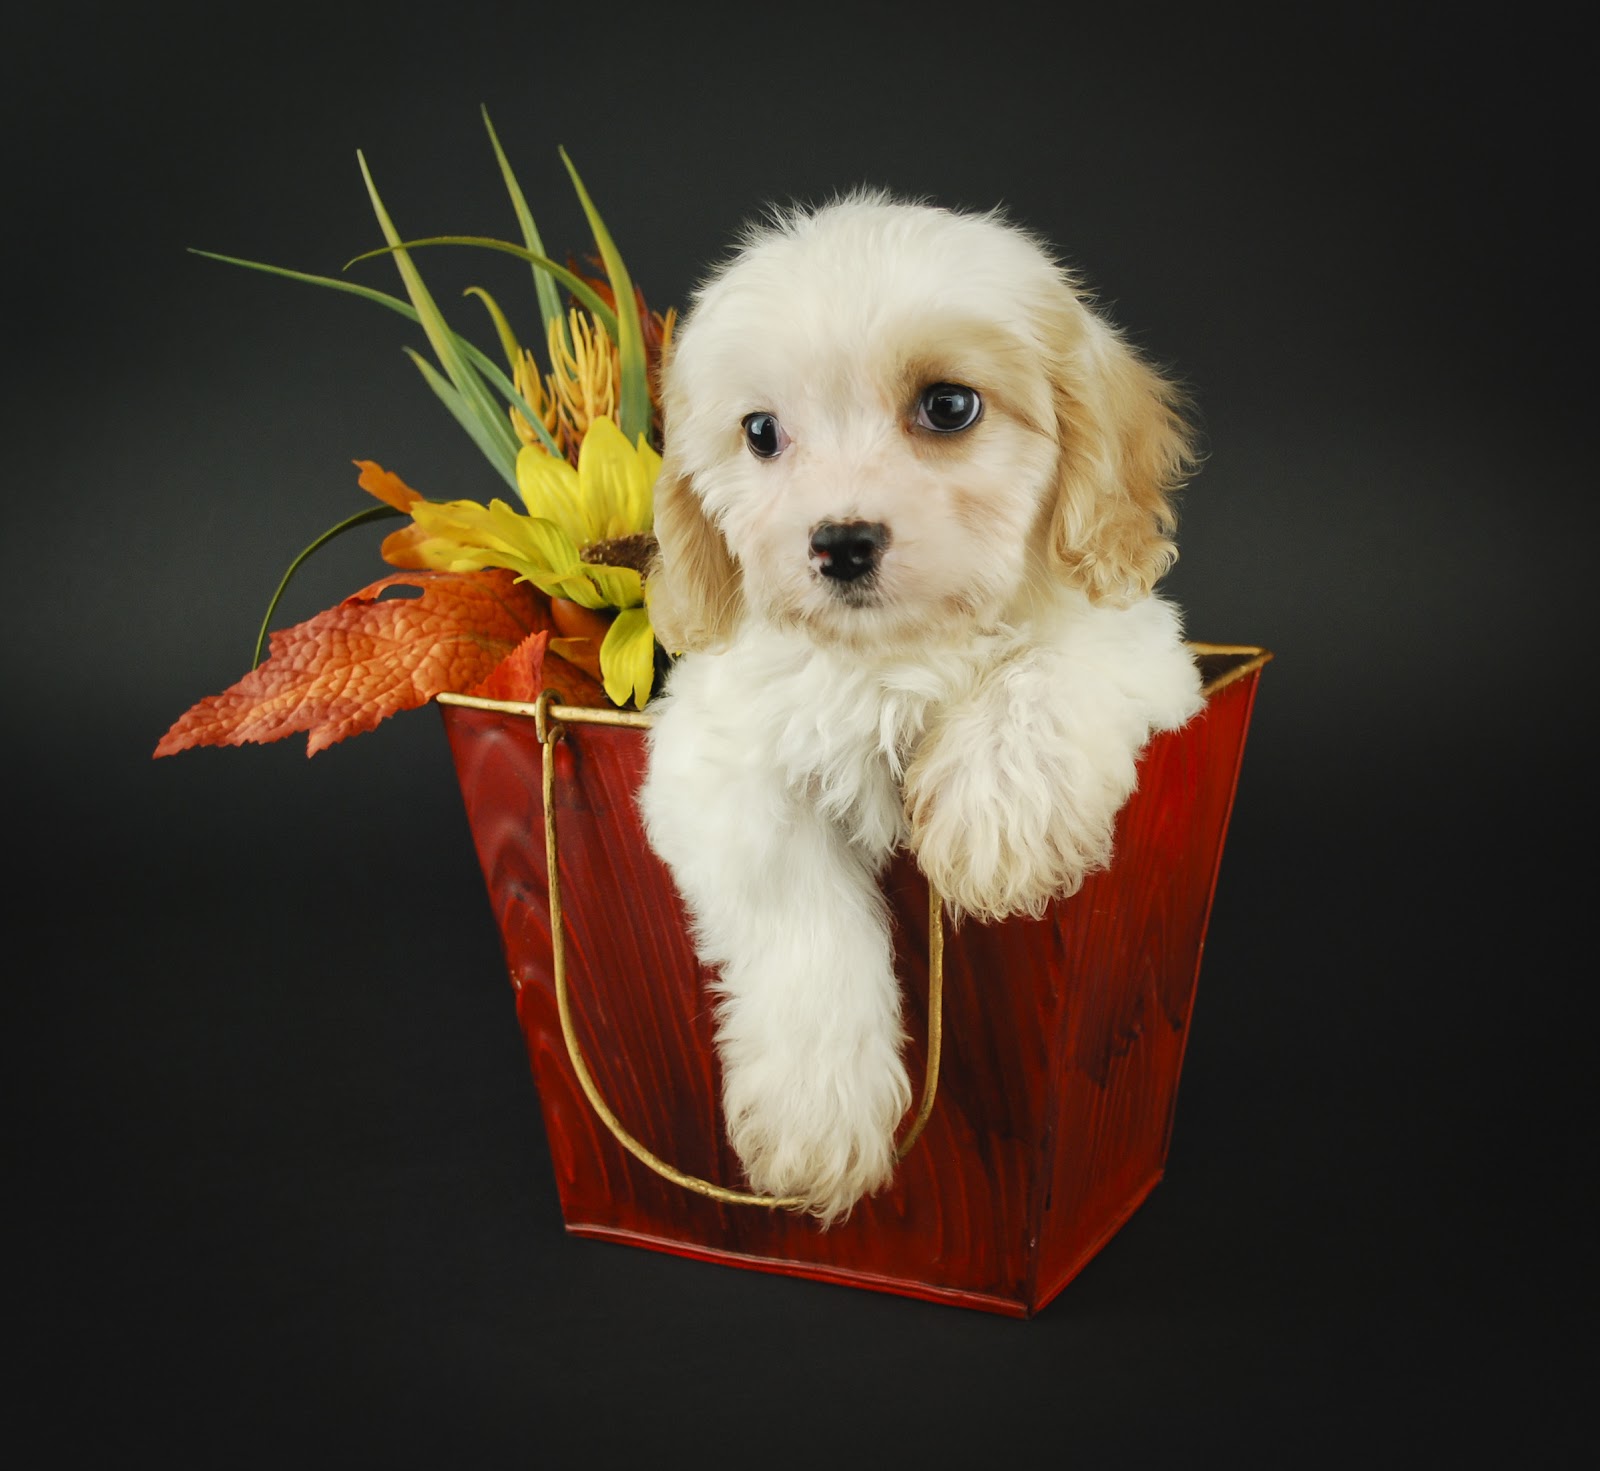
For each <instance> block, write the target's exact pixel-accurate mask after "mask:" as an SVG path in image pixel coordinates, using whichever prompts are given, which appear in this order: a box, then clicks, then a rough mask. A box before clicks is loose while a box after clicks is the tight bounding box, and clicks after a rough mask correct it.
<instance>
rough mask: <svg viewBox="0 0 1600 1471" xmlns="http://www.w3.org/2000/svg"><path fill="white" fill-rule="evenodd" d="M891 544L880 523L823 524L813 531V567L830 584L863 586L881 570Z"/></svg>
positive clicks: (886, 529)
mask: <svg viewBox="0 0 1600 1471" xmlns="http://www.w3.org/2000/svg"><path fill="white" fill-rule="evenodd" d="M888 545H889V528H888V527H887V526H885V525H884V524H883V523H882V522H881V521H824V522H822V523H821V524H820V525H818V526H815V527H813V528H812V531H811V565H812V566H813V567H815V568H816V569H817V572H818V573H819V574H820V575H821V576H823V577H826V578H827V579H828V580H829V581H830V582H834V583H838V584H841V585H848V584H856V583H862V582H864V581H865V580H867V579H869V578H870V577H871V576H872V574H873V573H874V572H876V571H877V570H878V564H879V563H880V562H882V560H883V553H884V549H885V548H886V547H887V546H888Z"/></svg>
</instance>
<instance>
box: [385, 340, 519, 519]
mask: <svg viewBox="0 0 1600 1471" xmlns="http://www.w3.org/2000/svg"><path fill="white" fill-rule="evenodd" d="M405 354H406V356H407V357H408V358H410V359H411V361H412V362H414V363H415V364H416V365H417V368H418V370H419V371H420V372H421V374H422V376H423V378H424V379H425V380H426V381H427V384H428V387H429V388H431V389H432V390H433V391H434V393H436V394H437V395H438V397H439V402H440V403H442V404H443V405H444V406H445V407H446V408H447V409H449V410H450V413H451V416H452V417H453V418H454V419H455V421H456V423H458V424H459V425H460V426H461V427H462V428H463V429H465V430H466V431H467V434H468V435H469V436H470V437H471V439H472V442H473V443H474V444H475V445H477V446H478V448H479V449H480V450H482V451H483V456H484V458H485V459H486V460H488V462H489V463H490V464H491V465H493V466H494V467H495V469H496V470H498V471H499V472H500V475H501V478H502V479H504V481H505V482H506V484H507V485H509V486H510V487H511V488H512V489H513V490H515V489H516V488H517V448H520V445H518V446H517V448H508V447H507V446H506V445H505V444H504V443H503V442H502V441H501V439H500V438H499V436H498V435H495V434H492V433H490V432H488V430H487V429H486V428H485V426H484V423H483V421H482V419H481V418H480V417H479V416H478V415H477V414H475V413H474V412H473V410H472V407H471V405H470V404H468V403H467V401H466V396H465V395H464V394H463V393H461V392H460V391H459V390H458V389H456V388H455V387H454V386H453V385H452V384H451V383H450V382H449V381H448V380H447V379H446V378H445V377H444V376H443V375H442V374H441V373H440V372H439V370H438V369H437V368H435V367H434V366H433V364H432V363H430V362H429V361H428V360H427V358H425V357H423V355H422V354H421V353H420V352H417V351H415V350H414V349H412V348H409V347H408V348H406V349H405ZM507 429H508V430H509V429H510V425H509V424H508V425H507ZM511 439H512V442H513V444H517V440H516V435H515V434H512V435H511Z"/></svg>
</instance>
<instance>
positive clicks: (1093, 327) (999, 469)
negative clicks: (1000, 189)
mask: <svg viewBox="0 0 1600 1471" xmlns="http://www.w3.org/2000/svg"><path fill="white" fill-rule="evenodd" d="M663 404H664V414H665V426H666V432H665V437H666V450H665V461H664V465H663V471H662V476H661V479H660V480H659V482H658V483H657V486H656V509H655V525H656V535H657V537H658V538H659V540H660V556H659V559H658V562H657V565H656V566H655V568H654V569H653V570H652V572H651V574H650V577H649V583H648V588H649V596H650V607H651V612H652V616H653V619H654V622H655V627H656V630H657V633H658V634H659V636H660V637H661V640H662V642H663V643H664V644H665V645H666V646H667V647H668V648H669V649H670V650H673V651H674V652H678V653H679V654H680V657H679V659H678V660H677V662H676V663H675V665H674V667H673V669H672V671H671V673H670V675H669V677H668V680H667V684H666V688H665V691H664V693H663V694H662V695H661V696H659V697H658V699H657V701H656V702H654V703H652V705H651V712H652V714H653V715H655V717H656V719H655V724H654V728H653V730H652V732H651V737H650V759H649V770H648V774H647V777H646V780H645V782H644V785H643V787H642V790H641V793H640V806H641V811H642V814H643V817H644V821H645V826H646V831H647V833H648V835H649V838H650V842H651V844H652V845H653V846H654V848H655V849H656V850H657V852H658V853H659V854H660V855H661V857H662V859H663V860H664V861H665V862H666V863H667V865H668V866H669V867H670V869H671V871H672V873H673V876H674V879H675V881H676V883H677V885H678V888H679V890H680V892H681V894H682V896H683V899H684V902H685V905H686V907H687V909H688V911H689V913H690V915H691V918H692V922H693V926H694V939H695V943H696V947H697V950H698V953H699V955H700V957H701V959H702V961H703V962H704V964H705V965H706V966H707V967H708V968H710V969H711V970H712V972H713V975H714V980H713V985H714V988H715V993H716V997H717V1013H716V1015H717V1049H718V1056H719V1060H720V1063H721V1068H722V1075H723V1107H724V1113H725V1116H726V1119H727V1127H728V1131H729V1138H730V1140H731V1142H732V1144H733V1147H734V1149H735V1151H736V1152H737V1154H738V1156H739V1158H740V1160H741V1161H742V1163H743V1165H744V1168H745V1171H746V1174H747V1175H748V1177H749V1180H750V1183H751V1184H752V1185H753V1186H754V1187H755V1188H756V1189H757V1190H760V1191H764V1192H768V1193H771V1194H773V1195H776V1196H781V1197H795V1198H798V1199H799V1200H801V1201H802V1202H803V1203H804V1208H805V1209H807V1210H809V1211H810V1212H812V1213H813V1214H815V1215H816V1216H817V1217H819V1218H820V1219H821V1220H822V1221H823V1222H824V1223H828V1222H831V1221H834V1220H837V1219H838V1218H840V1217H842V1216H843V1215H845V1214H847V1213H848V1212H849V1210H850V1208H851V1206H852V1205H853V1204H854V1203H855V1202H856V1201H857V1200H859V1199H860V1198H861V1197H862V1196H863V1195H866V1194H869V1193H871V1192H873V1191H875V1190H878V1189H880V1188H881V1187H882V1186H884V1185H885V1184H886V1183H887V1182H888V1181H889V1180H890V1178H891V1176H892V1174H893V1170H894V1164H895V1146H894V1136H895V1130H896V1126H897V1124H898V1123H899V1121H900V1119H901V1116H902V1114H903V1113H904V1112H905V1110H906V1108H907V1106H908V1104H909V1102H910V1086H909V1083H908V1079H907V1075H906V1070H905V1067H904V1064H903V1062H902V1060H901V1047H902V1042H903V1040H904V1038H903V1033H902V1029H901V1014H900V992H899V987H898V984H897V982H896V980H895V976H894V970H893V957H892V952H891V943H890V929H889V923H888V919H887V915H886V909H885V905H884V901H883V898H882V896H881V893H880V890H879V887H878V876H879V873H880V872H881V870H882V868H883V866H884V864H885V862H886V861H887V859H888V858H889V856H890V855H891V854H892V853H893V852H894V851H895V849H897V848H899V847H908V848H909V849H910V850H911V851H912V852H913V853H914V854H915V856H916V860H917V862H918V864H919V865H920V866H921V868H922V871H923V872H924V873H925V874H926V875H927V877H928V879H929V881H930V882H931V883H932V884H933V885H934V887H935V888H936V889H937V890H938V891H939V892H940V893H941V894H942V895H943V896H944V898H945V900H946V902H947V904H948V905H949V907H950V911H951V913H952V914H953V915H954V916H955V917H956V918H957V919H960V918H961V917H970V918H972V919H976V920H980V921H989V920H996V919H1000V918H1002V917H1003V916H1005V915H1010V914H1034V915H1036V914H1038V913H1040V912H1041V911H1042V910H1043V908H1044V907H1045V905H1046V904H1047V903H1049V902H1050V901H1051V900H1052V899H1056V898H1059V897H1061V896H1063V895H1068V894H1071V893H1073V892H1074V891H1075V890H1076V889H1077V888H1078V887H1079V885H1080V884H1081V883H1082V881H1083V878H1084V876H1085V875H1086V874H1088V873H1090V872H1092V871H1093V870H1095V869H1098V868H1103V867H1104V866H1105V865H1106V864H1108V863H1109V862H1110V860H1111V848H1112V834H1113V828H1114V824H1115V819H1116V816H1117V813H1118V811H1119V810H1120V809H1121V807H1122V805H1123V803H1124V802H1125V801H1126V800H1127V798H1128V796H1129V794H1130V793H1131V792H1132V790H1133V787H1134V780H1135V763H1136V761H1137V759H1138V756H1139V753H1140V751H1141V750H1142V748H1143V747H1144V745H1145V743H1146V742H1147V740H1148V739H1149V737H1150V734H1151V732H1152V731H1156V730H1162V729H1168V728H1172V727H1176V726H1179V725H1181V724H1183V723H1184V722H1185V721H1186V720H1188V719H1189V718H1190V716H1192V715H1193V714H1194V713H1195V712H1196V710H1197V709H1198V708H1199V705H1200V693H1199V678H1198V675H1197V672H1196V669H1195V666H1194V663H1193V661H1192V659H1191V658H1190V657H1189V654H1188V653H1187V651H1186V649H1185V646H1184V643H1183V637H1182V630H1181V625H1180V619H1179V615H1178V612H1177V611H1176V609H1175V608H1174V607H1173V606H1172V605H1171V604H1170V603H1168V602H1166V601H1164V600H1163V599H1161V598H1159V597H1157V596H1156V595H1155V594H1154V593H1153V591H1152V589H1153V588H1154V586H1155V584H1156V582H1157V580H1158V579H1159V578H1160V576H1161V575H1162V573H1164V572H1165V571H1166V569H1167V568H1168V567H1169V566H1170V565H1171V563H1172V561H1173V559H1174V557H1175V555H1176V553H1175V550H1174V547H1173V542H1172V535H1173V531H1174V527H1175V514H1174V507H1173V497H1174V494H1175V492H1176V491H1177V489H1178V487H1179V485H1180V483H1181V481H1182V479H1183V477H1184V476H1185V474H1186V473H1187V472H1188V470H1189V469H1190V467H1191V463H1192V455H1191V440H1190V436H1189V432H1188V430H1187V429H1186V427H1185V423H1184V421H1183V419H1182V417H1181V414H1180V401H1179V396H1178V394H1177V392H1176V390H1175V389H1174V387H1173V386H1172V385H1171V384H1170V383H1169V382H1168V381H1167V380H1166V379H1164V378H1163V377H1162V376H1160V375H1159V374H1158V373H1157V372H1156V371H1155V370H1153V369H1152V368H1151V367H1150V366H1148V365H1147V364H1146V363H1144V362H1143V361H1141V359H1140V358H1139V357H1138V356H1137V355H1136V354H1135V353H1134V352H1133V351H1132V350H1131V349H1130V348H1129V347H1128V345H1127V344H1126V343H1125V342H1124V341H1123V340H1122V339H1121V338H1120V337H1119V336H1118V334H1117V332H1116V331H1115V330H1114V329H1113V328H1112V327H1111V326H1110V325H1108V324H1107V322H1106V321H1105V320H1104V319H1103V318H1102V317H1101V316H1099V315H1098V314H1096V312H1094V311H1093V310H1092V309H1091V308H1090V307H1089V306H1087V305H1086V304H1085V302H1084V300H1083V298H1082V295H1081V293H1080V292H1079V290H1078V289H1077V288H1076V286H1075V284H1074V282H1073V279H1072V277H1071V276H1070V275H1069V274H1068V273H1067V272H1066V271H1065V270H1064V269H1063V268H1062V267H1061V265H1059V264H1058V263H1057V262H1056V261H1055V260H1054V259H1053V258H1052V256H1051V254H1050V252H1049V251H1047V250H1046V249H1045V248H1044V247H1043V246H1042V245H1041V244H1040V243H1039V242H1038V241H1037V240H1036V239H1035V238H1033V237H1032V236H1031V235H1029V234H1028V233H1026V232H1024V231H1023V230H1021V229H1019V228H1017V227H1015V226H1014V225H1012V224H1009V223H1007V222H1006V221H1004V220H1003V219H1001V218H1000V217H999V216H997V215H995V214H963V213H956V212H951V211H948V210H944V209H939V208H934V207H931V206H928V205H923V204H918V203H908V202H901V201H897V200H894V199H892V198H889V197H887V196H884V195H879V194H867V193H858V194H854V195H851V196H849V197H847V198H844V199H841V200H839V201H836V202H834V203H831V204H828V205H826V206H824V207H822V208H818V209H815V210H796V211H793V212H789V213H782V214H776V215H774V216H773V217H772V218H771V219H770V220H769V221H768V222H766V223H764V224H762V225H760V226H758V227H755V228H753V229H752V230H751V231H750V232H749V233H748V234H747V236H746V237H745V239H744V240H743V242H742V244H741V246H740V247H739V248H738V250H737V251H736V252H735V254H734V255H733V256H732V258H731V259H730V260H729V261H728V262H727V263H726V264H725V265H724V266H722V267H721V268H720V269H718V270H717V271H716V272H715V273H714V274H713V275H712V276H711V278H710V279H709V281H708V282H707V283H706V284H705V285H704V286H703V287H702V288H701V289H700V291H699V292H698V293H697V294H696V296H695V298H694V300H693V302H692V303H691V306H690V310H689V312H688V314H687V316H686V318H685V321H684V322H683V324H682V326H681V327H680V329H679V331H678V333H677V336H676V340H675V342H674V344H673V347H672V351H671V353H670V356H669V360H668V362H667V364H666V368H665V375H664V380H663ZM992 980H993V983H994V984H1004V978H1003V977H994V978H992Z"/></svg>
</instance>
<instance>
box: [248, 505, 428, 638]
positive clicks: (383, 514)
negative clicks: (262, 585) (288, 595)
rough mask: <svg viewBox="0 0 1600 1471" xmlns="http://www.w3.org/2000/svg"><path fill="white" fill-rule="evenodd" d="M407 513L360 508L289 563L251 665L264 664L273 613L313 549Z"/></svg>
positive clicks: (391, 509) (380, 508) (268, 605)
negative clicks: (367, 526)
mask: <svg viewBox="0 0 1600 1471" xmlns="http://www.w3.org/2000/svg"><path fill="white" fill-rule="evenodd" d="M404 515H405V512H404V511H397V510H396V509H395V508H394V507H393V506H368V507H367V508H366V510H364V511H357V512H356V513H355V515H353V516H348V517H346V518H345V519H344V520H343V521H341V522H340V523H339V524H338V525H337V526H331V527H329V528H328V530H326V531H324V532H323V533H322V535H321V536H319V537H318V538H317V539H316V540H315V541H314V542H312V543H311V545H310V546H308V547H307V548H306V549H305V550H304V551H303V552H301V553H300V555H299V556H298V557H296V558H295V559H294V561H292V562H291V563H289V570H288V571H287V572H285V573H284V574H283V580H282V581H281V582H280V583H279V584H278V590H277V591H276V592H275V593H273V595H272V601H271V602H270V603H268V604H267V615H266V617H265V618H263V619H262V620H261V631H260V632H259V633H257V634H256V651H255V653H254V654H252V655H251V657H250V667H251V668H252V669H259V668H260V667H261V653H262V650H264V649H265V648H266V646H267V634H268V633H269V632H270V630H271V628H272V615H273V614H274V613H276V612H277V611H278V604H279V603H280V602H282V601H283V595H284V593H285V592H286V591H288V587H289V583H290V580H291V579H292V578H293V577H294V575H295V573H296V572H298V571H299V570H300V567H301V564H302V563H304V562H305V560H306V558H308V557H309V556H310V555H311V554H312V553H313V552H315V551H318V550H320V549H321V548H322V547H325V546H327V544H328V543H329V542H330V541H332V540H333V539H334V537H336V536H343V535H344V533H345V532H347V531H353V530H354V529H355V528H356V527H357V526H365V525H367V524H368V523H369V522H372V521H392V520H395V519H397V518H400V517H403V516H404Z"/></svg>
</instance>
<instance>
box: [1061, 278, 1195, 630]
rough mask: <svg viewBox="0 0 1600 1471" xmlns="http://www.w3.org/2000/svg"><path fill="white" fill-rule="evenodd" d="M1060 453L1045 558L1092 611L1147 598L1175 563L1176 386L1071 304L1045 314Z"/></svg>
mask: <svg viewBox="0 0 1600 1471" xmlns="http://www.w3.org/2000/svg"><path fill="white" fill-rule="evenodd" d="M1052 316H1053V317H1054V318H1055V320H1054V322H1053V324H1052V325H1053V328H1054V330H1055V331H1056V332H1057V333H1058V334H1059V335H1058V336H1057V337H1056V342H1057V343H1058V344H1059V350H1058V353H1057V356H1056V359H1055V362H1054V363H1053V364H1052V370H1051V376H1052V380H1053V386H1054V390H1055V400H1056V420H1057V423H1056V432H1057V436H1058V441H1059V443H1060V446H1061V456H1060V461H1059V467H1058V480H1057V485H1056V500H1055V506H1054V509H1053V512H1052V514H1051V520H1050V527H1049V547H1050V555H1051V556H1052V558H1053V559H1054V560H1055V561H1056V562H1057V564H1058V565H1059V566H1061V567H1062V568H1063V569H1064V570H1065V572H1066V573H1067V575H1068V576H1070V577H1071V578H1073V579H1074V580H1075V581H1077V582H1078V583H1079V584H1080V585H1082V586H1083V587H1084V589H1085V590H1086V591H1087V592H1088V594H1089V596H1090V597H1091V598H1093V599H1094V600H1095V601H1097V602H1110V603H1126V602H1131V601H1133V600H1134V599H1136V598H1139V597H1142V596H1144V595H1145V594H1146V593H1148V592H1149V591H1150V590H1151V589H1152V588H1153V587H1154V586H1155V584H1156V582H1157V581H1158V580H1159V579H1160V578H1161V576H1162V575H1163V574H1164V573H1165V572H1166V571H1167V569H1168V568H1169V567H1171V566H1172V564H1173V563H1174V562H1175V561H1177V559H1178V549H1177V547H1176V545H1174V543H1173V533H1174V532H1175V531H1176V530H1177V524H1178V516H1177V505H1176V501H1177V493H1178V491H1179V489H1180V488H1181V487H1182V485H1183V482H1184V480H1185V479H1186V478H1187V477H1188V475H1189V474H1190V472H1191V471H1192V470H1193V468H1194V465H1195V462H1196V459H1197V455H1196V448H1195V438H1194V432H1193V430H1192V429H1191V428H1190V426H1189V424H1188V423H1187V422H1186V420H1185V418H1184V407H1185V404H1184V397H1183V394H1182V392H1181V390H1179V389H1178V388H1177V386H1176V385H1175V384H1173V383H1171V382H1169V381H1168V380H1167V379H1166V378H1164V377H1163V376H1162V375H1161V374H1160V373H1158V372H1156V371H1155V369H1153V368H1152V367H1150V366H1149V365H1148V364H1147V363H1145V362H1144V361H1143V360H1142V359H1141V358H1140V357H1139V356H1138V355H1137V354H1136V353H1135V352H1134V351H1133V349H1132V348H1130V347H1129V346H1128V345H1127V344H1126V343H1125V342H1124V341H1123V340H1122V339H1121V337H1119V336H1118V335H1117V333H1116V332H1115V331H1114V330H1113V329H1112V328H1111V327H1109V326H1107V325H1106V324H1105V323H1104V322H1102V321H1101V320H1100V319H1099V318H1098V317H1096V316H1094V315H1093V314H1092V313H1090V312H1089V311H1088V310H1087V309H1086V308H1085V307H1083V306H1082V304H1081V303H1079V302H1078V301H1077V300H1076V299H1073V300H1071V301H1070V302H1063V303H1061V304H1060V305H1059V306H1058V307H1057V308H1056V310H1055V311H1054V312H1053V313H1052Z"/></svg>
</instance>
